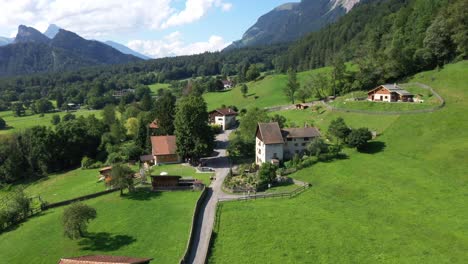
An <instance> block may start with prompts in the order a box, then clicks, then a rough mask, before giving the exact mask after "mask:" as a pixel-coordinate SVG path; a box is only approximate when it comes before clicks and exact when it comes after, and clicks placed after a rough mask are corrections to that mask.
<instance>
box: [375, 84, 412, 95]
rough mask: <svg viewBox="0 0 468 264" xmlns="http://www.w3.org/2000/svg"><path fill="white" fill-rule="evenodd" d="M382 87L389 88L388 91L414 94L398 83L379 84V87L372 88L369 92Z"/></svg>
mask: <svg viewBox="0 0 468 264" xmlns="http://www.w3.org/2000/svg"><path fill="white" fill-rule="evenodd" d="M380 87H383V88H385V89H387V90H388V91H390V92H394V93H397V94H399V95H413V94H412V93H410V92H408V91H406V90H405V89H402V88H401V87H400V86H398V85H396V84H383V85H379V86H378V87H376V88H374V89H372V90H370V91H369V92H368V93H371V92H373V91H375V90H377V89H379V88H380Z"/></svg>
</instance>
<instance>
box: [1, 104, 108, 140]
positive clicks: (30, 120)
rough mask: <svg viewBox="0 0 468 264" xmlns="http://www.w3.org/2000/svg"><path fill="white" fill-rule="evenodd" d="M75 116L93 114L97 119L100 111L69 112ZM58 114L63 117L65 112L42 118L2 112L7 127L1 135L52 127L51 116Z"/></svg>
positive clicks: (50, 114)
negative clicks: (39, 127) (36, 127)
mask: <svg viewBox="0 0 468 264" xmlns="http://www.w3.org/2000/svg"><path fill="white" fill-rule="evenodd" d="M70 113H72V114H74V115H75V116H77V117H79V116H85V117H86V116H89V115H92V114H94V115H95V116H96V117H97V118H100V111H99V110H84V109H83V110H78V111H75V112H70ZM55 114H58V115H60V117H63V116H64V115H65V114H67V113H66V112H58V113H48V114H44V116H42V117H41V116H40V115H38V114H36V115H33V114H28V115H26V116H21V117H17V116H14V115H13V112H12V111H3V112H0V117H1V118H3V119H5V121H6V123H7V125H8V126H9V128H8V129H5V130H0V135H1V134H9V133H14V132H16V131H18V130H21V129H25V128H28V127H33V126H52V123H51V120H52V116H53V115H55Z"/></svg>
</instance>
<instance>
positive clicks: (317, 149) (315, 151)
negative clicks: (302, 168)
mask: <svg viewBox="0 0 468 264" xmlns="http://www.w3.org/2000/svg"><path fill="white" fill-rule="evenodd" d="M307 151H308V152H309V153H310V154H311V155H315V156H317V157H318V156H319V155H320V154H322V153H327V152H328V145H327V143H325V141H324V140H323V139H322V138H319V137H317V138H314V139H313V140H312V141H311V142H310V143H309V145H307Z"/></svg>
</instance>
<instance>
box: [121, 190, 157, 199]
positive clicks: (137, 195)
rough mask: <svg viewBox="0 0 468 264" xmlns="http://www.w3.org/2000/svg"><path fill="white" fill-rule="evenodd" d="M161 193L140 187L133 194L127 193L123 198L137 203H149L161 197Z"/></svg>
mask: <svg viewBox="0 0 468 264" xmlns="http://www.w3.org/2000/svg"><path fill="white" fill-rule="evenodd" d="M160 195H161V193H159V192H153V191H152V190H151V187H140V188H137V189H136V190H135V191H133V192H129V193H125V194H124V195H122V197H123V198H126V199H130V200H137V201H149V200H151V199H155V198H157V197H158V196H160Z"/></svg>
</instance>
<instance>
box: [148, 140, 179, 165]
mask: <svg viewBox="0 0 468 264" xmlns="http://www.w3.org/2000/svg"><path fill="white" fill-rule="evenodd" d="M151 145H152V150H153V151H152V155H153V157H154V163H155V164H168V163H179V162H180V161H181V160H180V157H179V155H178V154H177V145H176V136H153V137H151Z"/></svg>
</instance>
